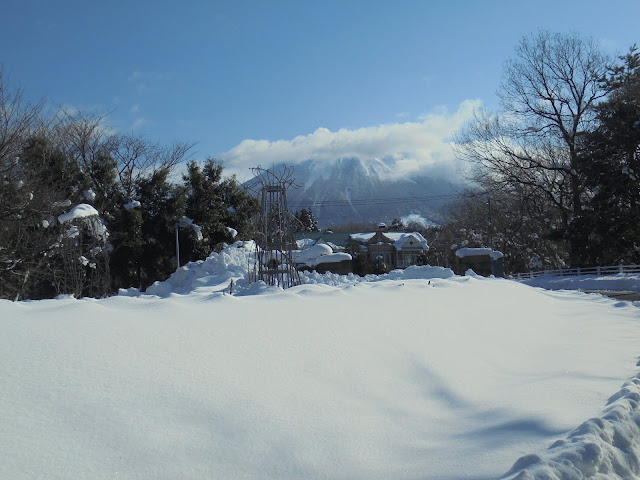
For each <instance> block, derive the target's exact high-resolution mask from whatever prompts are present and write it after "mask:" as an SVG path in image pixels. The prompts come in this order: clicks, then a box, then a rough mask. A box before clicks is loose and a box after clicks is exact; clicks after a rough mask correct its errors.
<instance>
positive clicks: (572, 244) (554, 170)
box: [430, 31, 640, 271]
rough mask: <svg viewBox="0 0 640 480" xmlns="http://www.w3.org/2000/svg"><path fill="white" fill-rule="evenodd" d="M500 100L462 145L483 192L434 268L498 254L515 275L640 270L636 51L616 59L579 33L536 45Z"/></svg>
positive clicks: (527, 42)
mask: <svg viewBox="0 0 640 480" xmlns="http://www.w3.org/2000/svg"><path fill="white" fill-rule="evenodd" d="M498 95H499V98H500V106H499V108H498V109H497V111H489V110H486V109H485V110H481V111H478V112H476V115H475V118H474V119H473V121H471V122H470V123H469V124H468V125H467V126H466V127H465V128H464V129H463V130H462V131H461V132H459V133H458V135H457V138H455V148H456V151H457V153H458V155H459V156H460V157H462V158H464V159H465V160H467V161H468V165H470V166H471V169H470V171H469V173H468V176H469V179H470V180H471V181H472V187H471V188H470V189H469V190H468V191H466V192H464V193H463V194H462V195H461V196H460V198H459V199H458V200H456V201H455V202H453V203H452V204H450V205H449V206H448V208H447V211H446V214H445V218H446V219H447V220H446V221H445V222H444V223H443V225H442V226H440V227H438V228H436V229H435V231H432V232H431V235H430V237H431V238H432V239H434V240H435V245H434V246H436V247H440V248H436V249H434V251H433V252H432V253H431V255H432V256H434V255H435V256H436V257H438V258H435V257H434V258H432V259H431V260H433V261H437V262H439V263H441V264H445V263H450V262H453V252H454V251H455V248H457V247H461V246H492V247H493V248H495V249H498V250H501V251H503V253H505V261H506V268H507V269H508V270H509V271H525V270H529V269H543V268H562V267H567V266H571V267H580V266H594V265H611V264H619V263H640V165H639V158H640V156H639V153H640V150H639V147H640V53H639V52H638V50H637V49H636V47H635V46H633V47H631V48H630V50H629V52H628V53H627V54H625V55H622V56H620V57H617V58H615V59H612V58H609V56H608V55H607V54H605V53H604V52H603V51H602V50H601V49H600V47H599V46H598V45H597V43H596V42H595V41H593V40H592V39H589V38H584V37H582V36H580V35H579V34H577V33H573V34H568V35H567V34H560V33H551V32H547V31H540V32H538V33H536V34H532V35H528V36H526V37H524V38H523V39H522V40H521V41H520V43H519V44H518V45H517V46H516V48H515V53H514V55H513V57H512V58H511V59H509V60H508V61H507V62H506V63H505V66H504V72H503V80H502V83H501V85H500V86H499V89H498ZM432 242H433V240H432ZM440 257H441V258H440Z"/></svg>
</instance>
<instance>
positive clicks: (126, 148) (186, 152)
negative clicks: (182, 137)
mask: <svg viewBox="0 0 640 480" xmlns="http://www.w3.org/2000/svg"><path fill="white" fill-rule="evenodd" d="M194 145H195V144H194V143H189V142H174V143H173V144H171V145H169V146H166V147H162V146H160V145H158V144H154V143H151V142H149V141H148V140H145V139H144V138H142V137H138V136H135V135H133V134H123V135H118V136H116V137H115V138H114V148H113V150H112V152H113V156H114V158H115V159H116V161H117V171H118V181H119V183H120V186H121V188H122V191H123V193H124V195H125V197H128V198H131V197H132V196H133V193H134V189H135V185H136V183H137V182H138V181H139V180H140V179H141V178H142V177H145V176H151V175H153V174H154V173H155V172H156V171H158V170H161V169H162V170H165V169H166V170H169V171H171V170H172V169H173V168H174V167H175V166H176V165H178V164H179V163H182V162H186V161H188V160H190V159H191V150H192V149H193V147H194Z"/></svg>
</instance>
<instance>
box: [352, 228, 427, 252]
mask: <svg viewBox="0 0 640 480" xmlns="http://www.w3.org/2000/svg"><path fill="white" fill-rule="evenodd" d="M376 233H377V232H365V233H353V234H351V235H350V238H351V240H353V241H354V242H359V243H366V242H368V241H369V240H371V239H372V238H373V236H374V235H375V234H376ZM382 234H383V235H384V236H385V237H387V238H388V239H389V240H391V241H392V242H393V244H394V246H395V247H396V248H398V249H402V247H403V246H404V244H405V242H407V241H414V240H415V241H417V242H418V244H419V245H420V246H421V247H422V248H423V249H424V250H428V249H429V245H428V243H427V240H426V239H425V238H424V236H422V234H421V233H419V232H390V231H386V230H385V231H384V232H382Z"/></svg>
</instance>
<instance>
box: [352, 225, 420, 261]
mask: <svg viewBox="0 0 640 480" xmlns="http://www.w3.org/2000/svg"><path fill="white" fill-rule="evenodd" d="M349 242H350V243H351V244H352V245H353V244H356V245H360V247H361V248H362V249H364V250H365V251H366V252H367V254H368V255H369V259H370V260H371V261H372V262H373V263H375V264H377V265H378V266H379V267H380V268H381V269H383V270H387V271H389V270H393V269H395V268H406V267H409V266H411V265H417V264H418V263H419V259H420V258H419V257H420V256H421V255H424V254H426V253H427V251H428V250H429V245H428V244H427V240H426V239H425V238H424V237H423V236H422V234H420V233H418V232H390V231H387V230H385V229H384V227H381V228H379V229H378V231H376V232H369V233H354V234H351V235H350V237H349Z"/></svg>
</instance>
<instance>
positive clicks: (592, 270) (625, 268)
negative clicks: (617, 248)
mask: <svg viewBox="0 0 640 480" xmlns="http://www.w3.org/2000/svg"><path fill="white" fill-rule="evenodd" d="M618 273H640V265H612V266H608V267H587V268H580V267H578V268H562V269H560V270H537V271H535V272H526V273H514V274H512V275H511V276H512V277H513V278H517V279H522V278H533V277H539V276H541V275H556V276H558V277H571V276H576V275H616V274H618Z"/></svg>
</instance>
